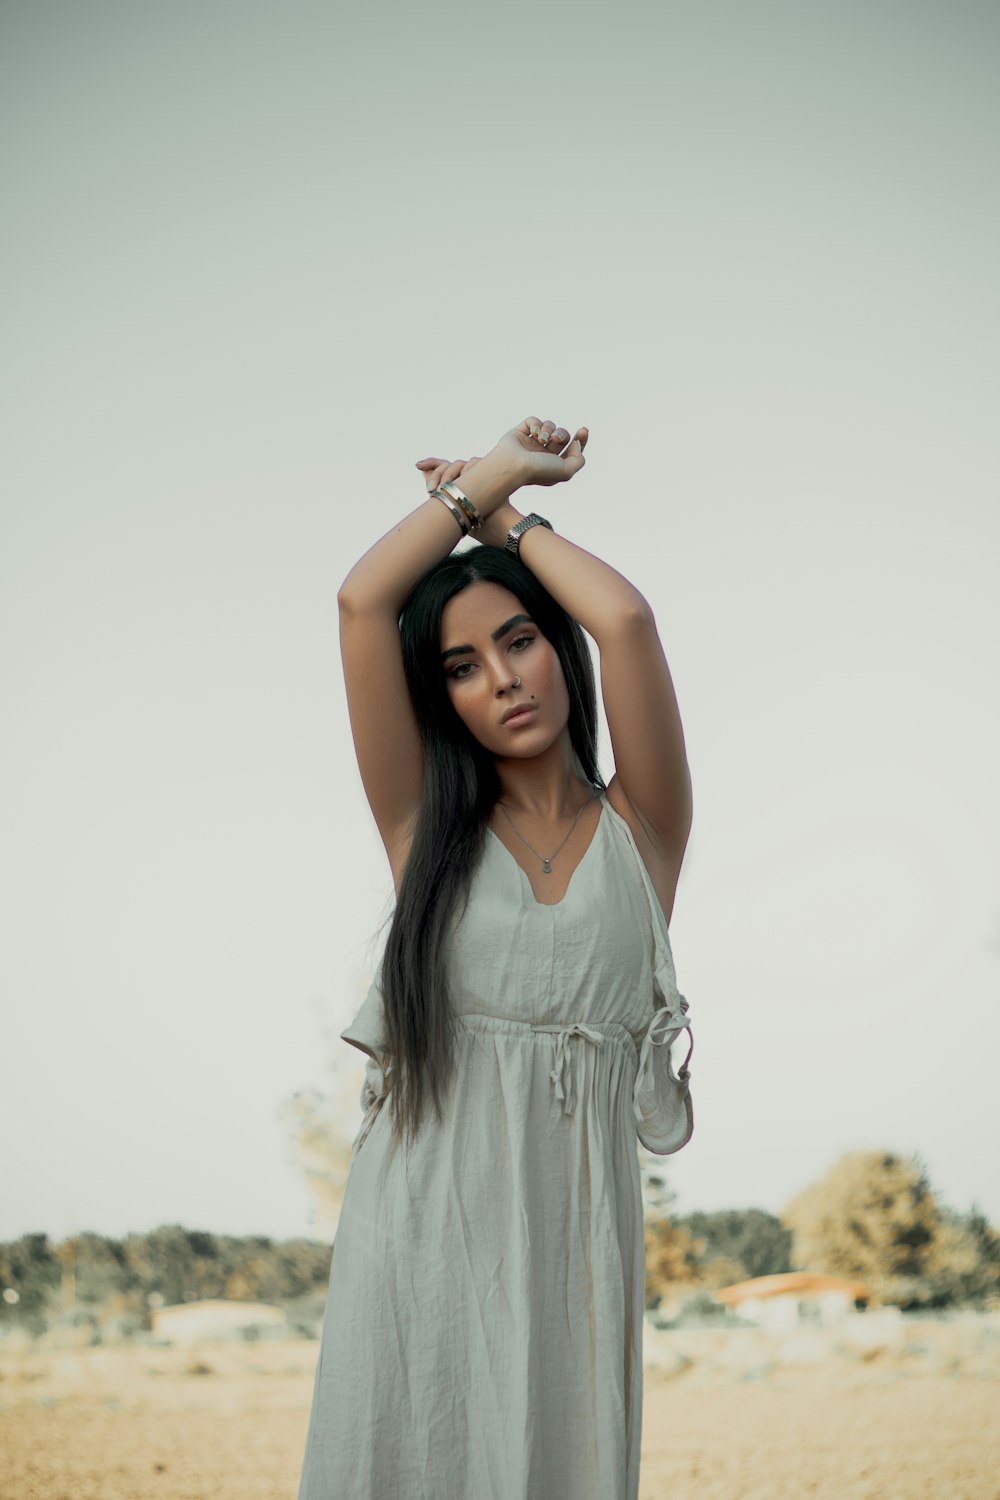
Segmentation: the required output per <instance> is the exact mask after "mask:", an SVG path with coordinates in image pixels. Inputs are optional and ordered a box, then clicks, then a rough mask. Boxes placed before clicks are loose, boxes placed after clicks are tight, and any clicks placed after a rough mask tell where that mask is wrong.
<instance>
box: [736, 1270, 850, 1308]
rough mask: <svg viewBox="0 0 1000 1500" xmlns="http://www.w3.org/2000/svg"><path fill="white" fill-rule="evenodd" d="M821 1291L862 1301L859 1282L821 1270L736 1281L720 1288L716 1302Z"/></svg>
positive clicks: (817, 1294)
mask: <svg viewBox="0 0 1000 1500" xmlns="http://www.w3.org/2000/svg"><path fill="white" fill-rule="evenodd" d="M821 1292H844V1293H846V1295H847V1296H848V1297H854V1298H857V1299H861V1298H866V1297H867V1296H868V1295H869V1293H868V1288H867V1286H866V1285H865V1283H864V1282H863V1281H850V1280H848V1279H847V1278H846V1277H844V1276H826V1275H824V1274H823V1273H822V1272H821V1271H785V1272H783V1273H782V1274H781V1275H779V1276H755V1277H754V1278H753V1280H752V1281H737V1282H734V1283H733V1285H732V1286H724V1287H720V1288H719V1290H718V1291H717V1292H716V1294H715V1295H716V1296H717V1297H718V1299H719V1301H720V1302H747V1301H750V1300H751V1299H753V1298H757V1297H792V1296H799V1297H809V1296H813V1297H818V1296H819V1295H820V1293H821Z"/></svg>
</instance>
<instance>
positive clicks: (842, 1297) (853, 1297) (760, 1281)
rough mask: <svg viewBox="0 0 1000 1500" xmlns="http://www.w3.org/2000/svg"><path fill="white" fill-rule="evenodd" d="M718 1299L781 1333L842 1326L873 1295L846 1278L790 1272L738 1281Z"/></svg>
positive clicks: (723, 1288) (814, 1272)
mask: <svg viewBox="0 0 1000 1500" xmlns="http://www.w3.org/2000/svg"><path fill="white" fill-rule="evenodd" d="M715 1295H716V1297H718V1299H719V1301H720V1302H722V1303H724V1304H725V1306H726V1307H731V1308H732V1310H733V1312H735V1313H738V1314H739V1316H740V1317H741V1318H746V1319H747V1321H748V1322H751V1323H757V1324H759V1325H760V1326H761V1327H762V1328H767V1329H770V1330H773V1331H776V1332H777V1331H781V1330H785V1329H789V1328H797V1327H799V1326H800V1325H801V1324H802V1323H822V1324H828V1323H839V1322H840V1320H841V1319H842V1318H846V1317H849V1316H850V1315H851V1314H852V1313H853V1312H855V1311H857V1309H858V1307H859V1305H860V1306H864V1305H865V1304H866V1303H867V1301H868V1296H869V1292H868V1288H867V1286H866V1285H865V1283H864V1282H863V1281H851V1280H849V1279H847V1278H846V1277H844V1276H825V1275H823V1274H821V1273H820V1272H817V1271H786V1272H784V1273H783V1274H782V1275H780V1276H755V1277H754V1278H753V1280H752V1281H737V1282H735V1283H734V1285H732V1286H724V1287H720V1288H719V1290H718V1291H717V1292H716V1294H715Z"/></svg>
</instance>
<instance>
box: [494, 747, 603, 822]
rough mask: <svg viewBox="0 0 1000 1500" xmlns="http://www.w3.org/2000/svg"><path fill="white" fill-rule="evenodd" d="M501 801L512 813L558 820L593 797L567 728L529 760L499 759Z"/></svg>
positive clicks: (573, 812) (569, 814)
mask: <svg viewBox="0 0 1000 1500" xmlns="http://www.w3.org/2000/svg"><path fill="white" fill-rule="evenodd" d="M496 768H497V775H498V776H499V778H500V801H501V802H502V803H503V804H504V806H505V807H507V808H509V809H510V811H511V812H512V813H514V814H515V816H516V814H517V813H518V812H520V813H523V814H527V815H529V816H531V817H535V818H538V819H539V820H543V821H549V822H553V823H555V822H558V821H559V820H560V819H561V818H568V817H575V815H576V813H577V812H578V811H579V808H580V806H581V804H582V803H584V802H586V801H587V800H588V799H589V798H590V797H592V796H593V789H592V788H591V786H590V784H589V782H588V781H587V778H586V776H585V775H584V774H583V767H582V766H581V765H580V762H579V759H578V758H577V754H576V751H575V750H574V749H573V746H572V744H571V742H570V738H569V733H568V731H564V733H563V735H562V736H561V737H560V738H559V739H558V740H556V741H555V742H554V743H553V744H552V745H550V746H549V748H548V750H544V751H543V752H542V754H541V755H535V756H532V758H531V759H530V760H515V759H498V760H497V761H496Z"/></svg>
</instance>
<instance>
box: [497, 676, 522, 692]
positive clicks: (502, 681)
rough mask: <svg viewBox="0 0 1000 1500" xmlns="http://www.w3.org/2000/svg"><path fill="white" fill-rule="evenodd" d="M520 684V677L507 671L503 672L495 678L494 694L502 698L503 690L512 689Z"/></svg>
mask: <svg viewBox="0 0 1000 1500" xmlns="http://www.w3.org/2000/svg"><path fill="white" fill-rule="evenodd" d="M520 686H521V679H520V677H511V675H510V673H509V672H504V673H502V674H501V676H500V677H499V678H498V680H497V685H496V695H497V697H498V698H502V697H503V695H504V693H505V692H507V691H508V690H510V691H513V689H514V688H519V687H520Z"/></svg>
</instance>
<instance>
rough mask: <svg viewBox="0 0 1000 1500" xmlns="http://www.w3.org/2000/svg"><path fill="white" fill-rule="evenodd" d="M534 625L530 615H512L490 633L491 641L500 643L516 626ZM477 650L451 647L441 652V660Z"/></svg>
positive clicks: (467, 647)
mask: <svg viewBox="0 0 1000 1500" xmlns="http://www.w3.org/2000/svg"><path fill="white" fill-rule="evenodd" d="M534 623H535V622H534V620H533V619H532V618H531V616H530V615H524V614H521V615H511V617H510V619H509V620H504V622H503V624H502V625H498V626H497V628H496V630H493V631H491V632H490V640H491V641H498V640H499V639H500V637H501V636H502V635H506V634H507V632H508V630H513V629H514V626H515V625H534ZM475 649H476V648H475V646H449V647H448V649H447V651H442V652H441V660H442V661H447V660H448V658H449V656H468V655H469V654H470V652H473V651H475Z"/></svg>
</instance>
